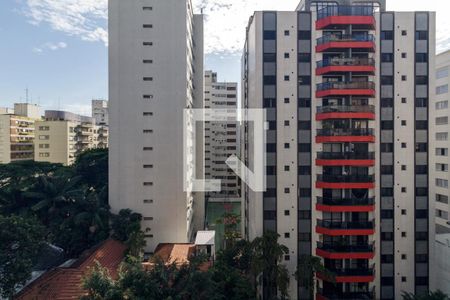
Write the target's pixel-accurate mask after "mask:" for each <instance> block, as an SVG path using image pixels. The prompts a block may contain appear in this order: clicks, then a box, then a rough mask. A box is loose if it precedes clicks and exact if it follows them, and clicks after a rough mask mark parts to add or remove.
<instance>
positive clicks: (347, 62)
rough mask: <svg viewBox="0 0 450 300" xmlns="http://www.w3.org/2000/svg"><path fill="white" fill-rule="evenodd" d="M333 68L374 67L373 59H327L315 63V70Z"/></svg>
mask: <svg viewBox="0 0 450 300" xmlns="http://www.w3.org/2000/svg"><path fill="white" fill-rule="evenodd" d="M334 66H339V67H340V66H375V60H374V59H373V58H362V57H352V58H340V57H335V58H329V59H324V60H321V61H318V62H317V68H324V67H334Z"/></svg>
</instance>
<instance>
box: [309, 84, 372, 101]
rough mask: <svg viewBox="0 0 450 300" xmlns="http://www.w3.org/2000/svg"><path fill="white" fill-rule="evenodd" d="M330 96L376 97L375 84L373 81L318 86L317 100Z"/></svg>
mask: <svg viewBox="0 0 450 300" xmlns="http://www.w3.org/2000/svg"><path fill="white" fill-rule="evenodd" d="M330 96H365V97H375V83H374V82H371V81H355V82H323V83H319V84H317V88H316V98H324V97H330Z"/></svg>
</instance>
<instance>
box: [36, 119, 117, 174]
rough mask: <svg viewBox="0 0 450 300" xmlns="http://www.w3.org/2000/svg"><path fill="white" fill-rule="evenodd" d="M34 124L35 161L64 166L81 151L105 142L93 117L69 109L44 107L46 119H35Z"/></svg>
mask: <svg viewBox="0 0 450 300" xmlns="http://www.w3.org/2000/svg"><path fill="white" fill-rule="evenodd" d="M35 128H36V140H35V149H36V151H35V154H34V159H35V161H45V162H51V163H60V164H63V165H66V166H67V165H71V164H72V163H74V162H75V159H76V156H77V155H78V154H80V153H82V152H83V151H85V150H88V149H95V148H105V146H104V145H105V144H106V145H107V144H108V141H107V136H106V140H105V137H104V136H103V135H104V132H103V129H101V130H100V129H99V128H100V127H99V126H97V125H95V122H94V119H93V118H91V117H85V116H80V115H76V114H73V113H69V112H64V111H46V112H45V120H43V121H38V122H36V124H35ZM99 135H102V137H101V138H99Z"/></svg>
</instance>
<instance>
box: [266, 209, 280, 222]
mask: <svg viewBox="0 0 450 300" xmlns="http://www.w3.org/2000/svg"><path fill="white" fill-rule="evenodd" d="M263 218H264V220H276V219H277V212H276V211H274V210H265V211H264V215H263Z"/></svg>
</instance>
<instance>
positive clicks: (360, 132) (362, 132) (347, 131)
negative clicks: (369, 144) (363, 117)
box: [317, 128, 374, 136]
mask: <svg viewBox="0 0 450 300" xmlns="http://www.w3.org/2000/svg"><path fill="white" fill-rule="evenodd" d="M317 135H318V136H373V135H374V130H373V129H372V128H329V129H317Z"/></svg>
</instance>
